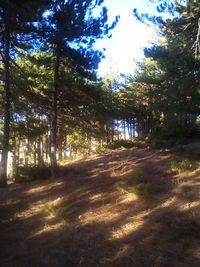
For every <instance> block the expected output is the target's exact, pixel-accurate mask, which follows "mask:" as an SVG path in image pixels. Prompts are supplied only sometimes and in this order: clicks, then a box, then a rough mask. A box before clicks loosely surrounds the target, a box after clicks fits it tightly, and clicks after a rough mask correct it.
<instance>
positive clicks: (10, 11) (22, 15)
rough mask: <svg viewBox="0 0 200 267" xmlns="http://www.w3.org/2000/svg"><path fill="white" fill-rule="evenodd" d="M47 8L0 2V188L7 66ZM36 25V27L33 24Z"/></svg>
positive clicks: (22, 2)
mask: <svg viewBox="0 0 200 267" xmlns="http://www.w3.org/2000/svg"><path fill="white" fill-rule="evenodd" d="M48 4H49V1H48V0H42V1H39V2H38V1H31V0H29V1H25V0H18V1H15V2H13V1H5V0H1V1H0V7H1V8H0V30H1V36H0V48H1V56H2V60H3V65H4V79H3V83H4V115H3V118H4V129H3V141H2V155H1V168H0V186H4V185H6V181H7V158H8V151H9V139H10V118H11V114H10V105H11V103H10V82H11V81H10V64H11V60H12V58H14V57H15V56H16V49H15V48H16V47H18V48H22V44H23V43H24V42H25V41H27V40H29V39H31V37H32V34H33V33H36V32H37V30H38V26H39V22H40V21H41V20H42V14H43V12H44V10H45V8H47V6H48ZM36 22H37V23H36Z"/></svg>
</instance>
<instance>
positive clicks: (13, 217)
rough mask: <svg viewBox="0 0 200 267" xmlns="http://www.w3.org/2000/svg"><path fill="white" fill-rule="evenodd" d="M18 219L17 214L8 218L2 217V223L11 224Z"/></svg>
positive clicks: (0, 222) (0, 221)
mask: <svg viewBox="0 0 200 267" xmlns="http://www.w3.org/2000/svg"><path fill="white" fill-rule="evenodd" d="M15 221H17V215H16V214H15V215H14V216H12V217H10V218H8V219H0V224H10V223H13V222H15Z"/></svg>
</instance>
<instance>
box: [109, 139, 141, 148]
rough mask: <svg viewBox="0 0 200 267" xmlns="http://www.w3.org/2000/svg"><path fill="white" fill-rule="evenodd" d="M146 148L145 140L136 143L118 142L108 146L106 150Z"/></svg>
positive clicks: (128, 141) (129, 141)
mask: <svg viewBox="0 0 200 267" xmlns="http://www.w3.org/2000/svg"><path fill="white" fill-rule="evenodd" d="M144 146H145V141H143V140H136V141H131V140H116V141H114V142H112V143H110V144H108V145H106V146H105V147H106V148H109V149H118V148H121V147H123V148H132V147H144Z"/></svg>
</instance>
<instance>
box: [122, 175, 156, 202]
mask: <svg viewBox="0 0 200 267" xmlns="http://www.w3.org/2000/svg"><path fill="white" fill-rule="evenodd" d="M117 190H118V191H120V192H129V193H133V194H135V195H138V196H143V197H150V196H151V195H152V194H153V192H154V186H153V184H151V183H148V182H143V181H142V173H141V172H140V171H137V172H136V173H134V174H132V175H131V177H128V182H126V183H119V184H118V185H117Z"/></svg>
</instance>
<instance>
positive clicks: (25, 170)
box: [15, 166, 51, 182]
mask: <svg viewBox="0 0 200 267" xmlns="http://www.w3.org/2000/svg"><path fill="white" fill-rule="evenodd" d="M50 176H51V170H50V167H49V166H38V167H30V166H23V167H18V171H17V174H16V177H15V182H28V181H33V180H38V179H41V180H43V179H47V178H49V177H50Z"/></svg>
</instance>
